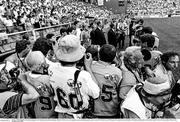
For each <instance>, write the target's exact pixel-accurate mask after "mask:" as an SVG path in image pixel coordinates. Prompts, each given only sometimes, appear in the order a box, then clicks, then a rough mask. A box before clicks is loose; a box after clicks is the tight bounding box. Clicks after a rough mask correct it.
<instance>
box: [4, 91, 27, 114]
mask: <svg viewBox="0 0 180 122" xmlns="http://www.w3.org/2000/svg"><path fill="white" fill-rule="evenodd" d="M22 95H23V93H21V94H16V95H14V96H12V97H10V98H9V99H8V100H7V101H6V103H5V105H4V107H3V112H4V113H5V114H12V113H13V112H15V111H17V110H18V108H19V107H20V106H21V105H22V103H21V99H22Z"/></svg>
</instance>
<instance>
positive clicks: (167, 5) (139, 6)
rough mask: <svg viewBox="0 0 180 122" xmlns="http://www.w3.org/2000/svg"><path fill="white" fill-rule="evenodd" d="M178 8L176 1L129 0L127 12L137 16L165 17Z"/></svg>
mask: <svg viewBox="0 0 180 122" xmlns="http://www.w3.org/2000/svg"><path fill="white" fill-rule="evenodd" d="M178 8H179V1H178V0H131V4H128V10H127V11H128V12H129V13H133V14H136V15H137V16H151V15H152V16H153V15H154V16H156V15H158V16H162V17H163V16H167V15H168V14H170V13H173V11H174V10H176V9H178Z"/></svg>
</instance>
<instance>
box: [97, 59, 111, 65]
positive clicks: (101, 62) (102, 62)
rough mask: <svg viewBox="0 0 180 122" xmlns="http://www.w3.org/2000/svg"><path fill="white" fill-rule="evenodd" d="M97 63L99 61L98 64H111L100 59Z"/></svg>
mask: <svg viewBox="0 0 180 122" xmlns="http://www.w3.org/2000/svg"><path fill="white" fill-rule="evenodd" d="M98 63H99V64H102V65H104V66H109V65H111V64H110V63H107V62H104V61H101V60H99V61H98Z"/></svg>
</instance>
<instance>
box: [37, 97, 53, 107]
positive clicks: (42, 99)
mask: <svg viewBox="0 0 180 122" xmlns="http://www.w3.org/2000/svg"><path fill="white" fill-rule="evenodd" d="M39 102H40V103H41V104H43V105H44V106H42V107H41V110H51V109H52V104H51V99H50V98H49V97H40V98H39Z"/></svg>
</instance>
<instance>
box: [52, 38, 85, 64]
mask: <svg viewBox="0 0 180 122" xmlns="http://www.w3.org/2000/svg"><path fill="white" fill-rule="evenodd" d="M55 46H56V48H54V49H55V50H54V52H55V55H56V58H57V59H58V60H60V61H64V62H76V61H78V60H80V59H81V58H82V57H83V56H84V54H85V51H86V50H85V48H84V47H83V46H81V43H80V40H79V39H78V38H77V36H75V35H66V36H65V37H63V38H62V39H59V40H58V44H56V45H55Z"/></svg>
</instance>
